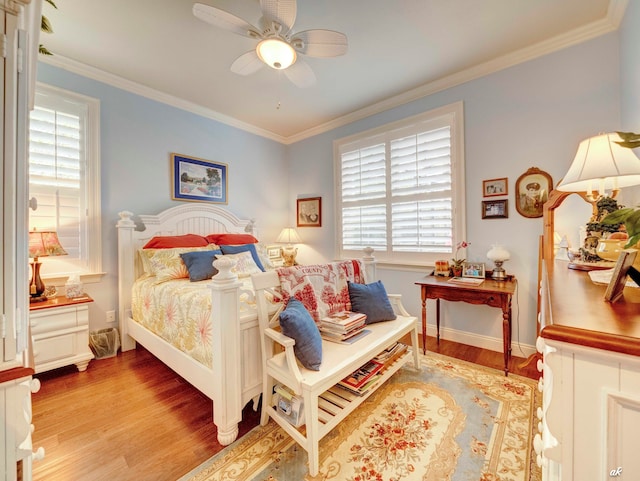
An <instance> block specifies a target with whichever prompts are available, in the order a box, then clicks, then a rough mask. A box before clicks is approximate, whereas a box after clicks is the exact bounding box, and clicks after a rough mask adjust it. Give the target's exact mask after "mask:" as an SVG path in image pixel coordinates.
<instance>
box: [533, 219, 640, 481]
mask: <svg viewBox="0 0 640 481" xmlns="http://www.w3.org/2000/svg"><path fill="white" fill-rule="evenodd" d="M552 225H553V224H551V226H552ZM546 247H548V246H546ZM545 250H546V252H545V253H544V254H543V261H542V262H541V282H540V304H539V319H538V321H539V336H538V340H537V349H538V351H539V353H540V354H541V358H540V359H539V360H538V369H539V370H540V371H541V372H542V377H541V379H540V383H539V388H540V389H541V390H542V393H543V397H542V408H541V409H540V410H539V411H538V418H539V420H540V422H539V424H538V431H539V432H538V434H537V435H536V437H535V440H534V446H535V450H536V452H537V454H538V459H537V460H538V464H539V465H541V466H542V472H543V480H545V481H546V480H566V481H568V480H582V479H589V480H610V479H616V478H618V479H640V456H638V449H637V447H638V445H639V444H640V288H630V287H626V288H625V290H624V296H623V298H622V299H621V300H619V301H617V302H615V303H609V302H605V301H604V292H605V290H606V285H602V284H595V283H594V282H592V281H591V278H590V277H589V274H588V272H585V271H578V270H572V269H568V267H567V265H568V262H565V261H562V260H555V259H553V255H551V254H552V249H550V248H547V249H545Z"/></svg>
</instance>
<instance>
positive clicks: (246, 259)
mask: <svg viewBox="0 0 640 481" xmlns="http://www.w3.org/2000/svg"><path fill="white" fill-rule="evenodd" d="M221 247H223V246H221ZM223 252H224V251H223ZM220 257H222V256H220V255H217V256H216V258H217V259H219V258H220ZM224 257H228V258H230V259H234V260H235V261H236V266H235V267H234V268H233V269H231V272H233V273H235V274H236V275H237V276H238V277H248V276H250V275H251V274H259V273H260V272H262V271H261V270H260V268H259V267H258V265H257V264H256V263H255V261H254V260H253V256H252V255H251V252H249V251H245V252H239V253H238V254H224Z"/></svg>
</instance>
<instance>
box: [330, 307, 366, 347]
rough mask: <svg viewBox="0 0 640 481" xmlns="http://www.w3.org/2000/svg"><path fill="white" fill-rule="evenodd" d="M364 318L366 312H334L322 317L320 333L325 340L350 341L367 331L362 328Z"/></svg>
mask: <svg viewBox="0 0 640 481" xmlns="http://www.w3.org/2000/svg"><path fill="white" fill-rule="evenodd" d="M366 320H367V316H366V314H361V313H359V312H351V311H341V312H336V313H334V314H331V315H329V316H327V317H324V318H322V320H321V321H320V326H319V328H320V335H321V336H322V338H323V339H326V340H327V341H333V342H346V343H351V342H353V341H355V340H356V339H360V338H361V337H362V336H363V335H365V334H368V333H369V331H367V330H365V329H364V326H365V321H366Z"/></svg>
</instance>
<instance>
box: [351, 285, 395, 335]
mask: <svg viewBox="0 0 640 481" xmlns="http://www.w3.org/2000/svg"><path fill="white" fill-rule="evenodd" d="M347 286H348V287H349V299H350V300H351V310H352V311H354V312H362V313H364V314H366V315H367V321H366V323H367V324H373V323H374V322H380V321H393V320H394V319H395V318H396V314H395V312H393V307H391V302H390V301H389V296H387V291H386V289H385V288H384V285H382V281H377V282H374V283H372V284H355V283H353V282H349V281H347Z"/></svg>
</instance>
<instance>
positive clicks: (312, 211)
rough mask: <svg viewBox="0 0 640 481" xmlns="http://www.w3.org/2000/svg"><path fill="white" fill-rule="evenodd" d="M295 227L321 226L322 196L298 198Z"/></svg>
mask: <svg viewBox="0 0 640 481" xmlns="http://www.w3.org/2000/svg"><path fill="white" fill-rule="evenodd" d="M296 218H297V227H322V197H306V198H303V199H298V201H297V204H296Z"/></svg>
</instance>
